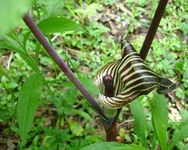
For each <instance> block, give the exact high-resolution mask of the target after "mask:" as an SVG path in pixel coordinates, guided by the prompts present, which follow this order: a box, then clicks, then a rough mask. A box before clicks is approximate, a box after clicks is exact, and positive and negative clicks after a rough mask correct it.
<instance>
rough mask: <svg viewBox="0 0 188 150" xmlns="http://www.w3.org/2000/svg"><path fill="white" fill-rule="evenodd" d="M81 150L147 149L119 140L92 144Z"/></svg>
mask: <svg viewBox="0 0 188 150" xmlns="http://www.w3.org/2000/svg"><path fill="white" fill-rule="evenodd" d="M81 150H146V149H145V148H144V147H142V146H139V145H135V144H129V145H127V144H122V143H117V142H100V143H95V144H91V145H89V146H86V147H84V148H82V149H81Z"/></svg>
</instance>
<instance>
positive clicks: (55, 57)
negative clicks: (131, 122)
mask: <svg viewBox="0 0 188 150" xmlns="http://www.w3.org/2000/svg"><path fill="white" fill-rule="evenodd" d="M23 20H24V22H25V24H26V25H27V26H28V28H29V29H30V30H31V32H32V33H33V34H34V35H35V37H36V38H37V40H38V41H39V42H40V44H41V45H42V46H43V47H44V49H45V50H46V51H47V52H48V54H49V55H50V56H51V57H52V59H53V60H54V61H55V62H56V63H57V65H58V66H59V67H60V68H61V70H62V71H63V72H64V73H65V75H66V76H67V77H68V78H69V79H70V80H71V81H72V82H73V84H74V85H75V86H76V87H77V88H78V90H79V91H80V92H81V93H82V94H83V95H84V96H85V97H86V99H87V100H88V101H89V103H90V104H91V106H92V107H93V108H94V110H95V111H97V113H98V114H99V115H100V117H101V118H102V119H103V121H104V122H108V121H109V119H108V118H107V117H106V116H105V115H104V113H103V111H102V109H101V108H100V106H99V105H98V103H97V102H96V101H95V100H94V98H93V97H92V96H91V95H90V94H89V93H88V91H87V90H86V88H85V87H84V86H83V85H82V84H81V82H80V81H79V80H78V79H77V78H76V77H75V76H74V73H73V72H72V71H71V70H70V69H69V67H68V66H67V65H66V64H65V62H64V61H63V60H62V59H61V58H60V56H59V55H58V54H57V53H56V51H55V50H54V48H53V47H52V46H51V45H50V44H49V42H48V41H47V40H46V38H45V36H44V34H43V33H42V32H41V31H40V29H39V28H38V27H37V26H36V25H35V24H34V22H33V21H32V19H31V18H30V17H29V16H28V15H25V16H24V18H23Z"/></svg>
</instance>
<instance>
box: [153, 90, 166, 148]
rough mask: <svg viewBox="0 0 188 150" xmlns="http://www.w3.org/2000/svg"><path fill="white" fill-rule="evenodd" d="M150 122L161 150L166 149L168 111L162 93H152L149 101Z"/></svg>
mask: <svg viewBox="0 0 188 150" xmlns="http://www.w3.org/2000/svg"><path fill="white" fill-rule="evenodd" d="M151 113H152V124H153V127H154V132H155V134H156V135H157V139H158V140H159V143H160V146H161V150H166V149H167V125H168V111H167V103H166V100H165V97H164V95H159V94H157V93H154V95H153V98H152V101H151Z"/></svg>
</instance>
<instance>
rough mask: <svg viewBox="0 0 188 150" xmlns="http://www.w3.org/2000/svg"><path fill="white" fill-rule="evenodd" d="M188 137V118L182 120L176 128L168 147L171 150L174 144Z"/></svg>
mask: <svg viewBox="0 0 188 150" xmlns="http://www.w3.org/2000/svg"><path fill="white" fill-rule="evenodd" d="M187 137H188V118H186V119H184V120H182V122H181V123H180V124H179V126H178V127H177V128H176V130H175V132H174V134H173V136H172V140H171V142H170V145H169V147H168V149H169V150H171V149H173V147H174V146H176V145H177V144H178V143H179V142H180V141H182V140H183V139H184V138H187Z"/></svg>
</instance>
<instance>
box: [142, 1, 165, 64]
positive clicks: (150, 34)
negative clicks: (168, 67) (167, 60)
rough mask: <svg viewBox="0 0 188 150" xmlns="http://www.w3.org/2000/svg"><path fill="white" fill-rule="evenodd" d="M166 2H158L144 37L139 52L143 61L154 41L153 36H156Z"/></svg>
mask: <svg viewBox="0 0 188 150" xmlns="http://www.w3.org/2000/svg"><path fill="white" fill-rule="evenodd" d="M167 2H168V0H160V1H159V4H158V7H157V9H156V11H155V15H154V17H153V19H152V22H151V25H150V27H149V30H148V33H147V35H146V38H145V40H144V43H143V45H142V48H141V51H140V57H141V58H142V59H143V60H145V59H146V56H147V54H148V52H149V49H150V47H151V44H152V41H153V39H154V36H155V34H156V31H157V28H158V26H159V23H160V21H161V18H162V15H163V13H164V11H165V8H166V5H167Z"/></svg>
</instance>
